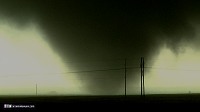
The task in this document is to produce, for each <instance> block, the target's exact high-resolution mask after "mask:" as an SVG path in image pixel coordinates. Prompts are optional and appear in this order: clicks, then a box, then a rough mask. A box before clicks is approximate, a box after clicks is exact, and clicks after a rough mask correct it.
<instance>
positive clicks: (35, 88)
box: [35, 83, 37, 96]
mask: <svg viewBox="0 0 200 112" xmlns="http://www.w3.org/2000/svg"><path fill="white" fill-rule="evenodd" d="M35 92H36V96H37V83H36V88H35Z"/></svg>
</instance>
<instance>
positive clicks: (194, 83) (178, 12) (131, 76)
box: [0, 0, 200, 95]
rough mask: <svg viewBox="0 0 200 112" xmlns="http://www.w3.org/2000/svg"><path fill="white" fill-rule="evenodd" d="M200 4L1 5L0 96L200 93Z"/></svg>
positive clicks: (52, 1)
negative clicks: (142, 66)
mask: <svg viewBox="0 0 200 112" xmlns="http://www.w3.org/2000/svg"><path fill="white" fill-rule="evenodd" d="M199 5H200V4H199V3H196V2H192V1H186V0H160V1H154V0H148V1H147V0H135V1H132V2H128V1H126V0H123V1H116V0H105V1H100V0H95V1H84V0H82V1H81V0H79V1H77V0H0V53H1V55H0V95H13V94H14V95H15V94H17V95H35V94H36V86H37V94H38V95H118V94H120V95H122V94H124V61H125V59H126V60H127V94H140V58H141V57H144V60H145V89H146V94H160V93H189V92H192V93H199V92H200V69H199V67H200V58H199V57H200V50H199V48H200V8H199Z"/></svg>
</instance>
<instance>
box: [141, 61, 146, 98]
mask: <svg viewBox="0 0 200 112" xmlns="http://www.w3.org/2000/svg"><path fill="white" fill-rule="evenodd" d="M140 68H141V96H144V95H145V86H144V57H141V63H140Z"/></svg>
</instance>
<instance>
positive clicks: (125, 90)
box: [124, 59, 126, 96]
mask: <svg viewBox="0 0 200 112" xmlns="http://www.w3.org/2000/svg"><path fill="white" fill-rule="evenodd" d="M124 86H125V87H124V94H125V96H126V59H125V61H124Z"/></svg>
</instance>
